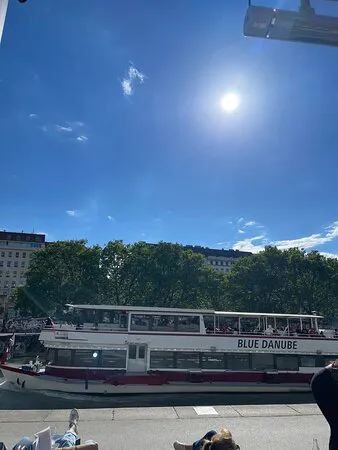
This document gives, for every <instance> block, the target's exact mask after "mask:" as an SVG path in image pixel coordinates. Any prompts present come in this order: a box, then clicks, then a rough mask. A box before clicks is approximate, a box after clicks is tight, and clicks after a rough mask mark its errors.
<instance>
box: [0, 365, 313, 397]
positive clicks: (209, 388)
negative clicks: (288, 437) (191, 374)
mask: <svg viewBox="0 0 338 450" xmlns="http://www.w3.org/2000/svg"><path fill="white" fill-rule="evenodd" d="M1 370H2V372H3V374H4V378H5V382H4V383H3V384H2V385H1V388H2V389H7V390H15V391H24V390H25V391H27V390H29V391H40V392H45V391H54V392H55V391H56V392H63V393H65V392H66V393H71V394H88V395H98V394H102V395H119V394H157V393H158V394H165V393H168V394H169V393H172V394H179V393H186V394H189V393H208V392H210V393H211V392H213V393H217V392H219V393H290V392H310V385H309V383H308V382H294V383H291V382H290V383H287V382H286V383H278V382H274V381H273V380H271V382H267V383H265V382H252V381H250V374H249V373H248V374H247V375H248V377H247V381H239V382H236V381H229V382H226V381H225V382H220V381H215V382H205V381H201V382H184V381H182V382H175V381H169V382H164V383H163V382H160V381H158V380H156V379H155V378H154V377H148V381H146V378H147V377H146V376H143V377H140V380H139V382H128V380H127V377H126V380H125V381H124V382H123V379H122V378H121V379H120V382H116V381H109V380H107V381H102V380H84V379H66V378H59V377H53V376H50V375H45V374H38V373H34V372H28V371H23V370H21V369H19V368H15V367H10V366H1Z"/></svg>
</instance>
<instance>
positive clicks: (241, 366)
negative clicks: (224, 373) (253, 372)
mask: <svg viewBox="0 0 338 450" xmlns="http://www.w3.org/2000/svg"><path fill="white" fill-rule="evenodd" d="M226 362H227V369H230V370H249V369H250V356H249V353H228V354H227V355H226Z"/></svg>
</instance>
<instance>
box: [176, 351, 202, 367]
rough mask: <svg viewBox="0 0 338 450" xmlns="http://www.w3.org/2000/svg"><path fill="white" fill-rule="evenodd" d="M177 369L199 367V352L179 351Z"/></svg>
mask: <svg viewBox="0 0 338 450" xmlns="http://www.w3.org/2000/svg"><path fill="white" fill-rule="evenodd" d="M176 367H177V369H199V368H200V358H199V353H198V352H177V366H176Z"/></svg>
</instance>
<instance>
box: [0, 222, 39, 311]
mask: <svg viewBox="0 0 338 450" xmlns="http://www.w3.org/2000/svg"><path fill="white" fill-rule="evenodd" d="M45 238H46V236H45V235H44V234H35V233H23V232H22V233H18V232H10V231H0V306H2V307H4V306H5V305H6V302H8V300H9V299H10V296H11V292H12V291H13V289H15V288H16V287H18V286H23V285H24V284H25V280H26V279H25V275H26V271H27V269H28V266H29V263H30V260H31V257H32V255H33V253H34V252H35V251H36V250H40V249H41V248H44V247H45V245H46V244H45Z"/></svg>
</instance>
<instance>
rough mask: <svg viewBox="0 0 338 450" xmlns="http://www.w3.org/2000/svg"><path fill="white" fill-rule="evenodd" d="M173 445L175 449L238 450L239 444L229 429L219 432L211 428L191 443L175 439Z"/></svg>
mask: <svg viewBox="0 0 338 450" xmlns="http://www.w3.org/2000/svg"><path fill="white" fill-rule="evenodd" d="M173 446H174V449H175V450H240V447H239V445H237V444H236V442H235V441H234V440H233V439H232V434H231V431H229V430H226V429H223V430H221V431H220V432H219V433H217V431H214V430H211V431H209V432H208V433H207V434H205V435H204V436H203V437H202V439H200V440H198V441H195V442H194V443H193V444H183V443H182V442H178V441H175V442H174V444H173Z"/></svg>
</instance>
